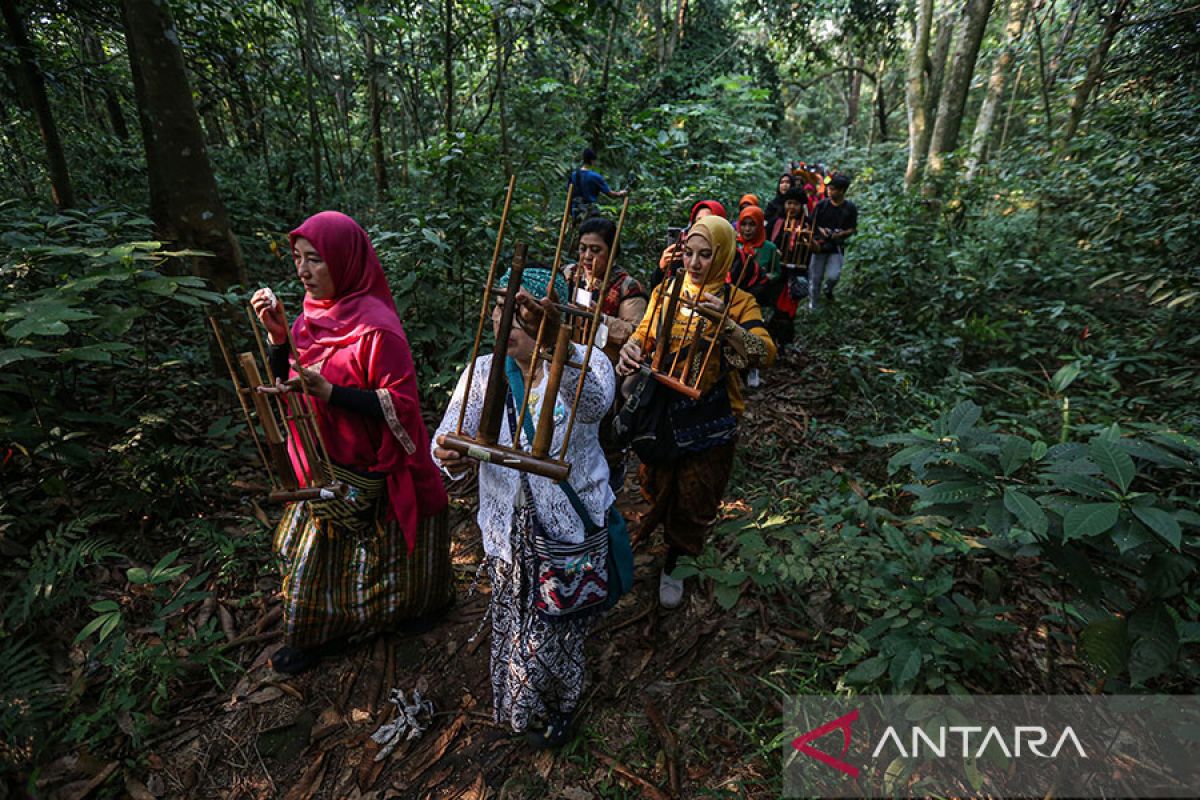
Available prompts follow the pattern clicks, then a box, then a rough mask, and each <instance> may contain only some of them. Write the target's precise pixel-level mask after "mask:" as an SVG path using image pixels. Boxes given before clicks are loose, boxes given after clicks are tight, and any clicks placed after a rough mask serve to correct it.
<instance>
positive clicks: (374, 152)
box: [363, 27, 388, 202]
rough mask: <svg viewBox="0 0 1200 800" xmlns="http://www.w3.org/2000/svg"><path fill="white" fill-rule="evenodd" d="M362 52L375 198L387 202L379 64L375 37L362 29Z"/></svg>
mask: <svg viewBox="0 0 1200 800" xmlns="http://www.w3.org/2000/svg"><path fill="white" fill-rule="evenodd" d="M363 52H364V54H365V55H366V57H367V106H368V113H369V114H370V124H371V158H372V161H373V162H374V165H375V196H376V197H378V198H379V200H380V202H383V201H384V200H387V196H388V174H387V159H386V158H384V154H383V91H382V89H381V87H380V85H379V84H380V77H379V62H378V61H376V58H375V36H374V34H372V33H371V31H370V30H369V29H367V28H365V27H364V29H363Z"/></svg>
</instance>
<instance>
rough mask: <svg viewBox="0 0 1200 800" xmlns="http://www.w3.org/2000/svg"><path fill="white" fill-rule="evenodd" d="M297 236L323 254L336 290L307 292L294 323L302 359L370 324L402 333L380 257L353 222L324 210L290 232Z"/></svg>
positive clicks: (316, 357) (353, 337)
mask: <svg viewBox="0 0 1200 800" xmlns="http://www.w3.org/2000/svg"><path fill="white" fill-rule="evenodd" d="M301 238H303V239H307V240H308V241H310V242H311V243H312V245H313V247H315V248H317V252H318V253H320V254H321V259H322V260H323V261H324V262H325V264H326V265H327V266H328V267H329V274H330V275H331V276H332V277H333V291H334V295H333V297H332V298H330V299H328V300H314V299H312V298H311V297H308V296H307V295H306V296H305V298H304V313H303V314H301V315H299V316H298V317H296V321H295V323H293V324H292V337H293V339H295V342H296V349H297V350H299V351H300V358H301V360H302V361H303V362H304V363H305V364H306V365H309V364H312V363H314V362H316V361H320V360H321V359H323V358H324V357H325V356H326V355H328V353H329V351H330V350H331V349H332V348H335V347H344V346H346V345H348V344H352V343H354V342H356V341H357V340H358V339H359V338H361V337H362V336H363V335H364V334H366V333H368V332H370V331H372V330H384V331H391V332H392V333H397V334H399V335H401V336H403V335H404V328H403V327H401V325H400V317H399V316H397V315H396V301H395V300H393V299H392V290H391V288H390V287H389V286H388V282H387V278H386V277H384V274H383V267H382V266H381V265H380V263H379V257H378V256H376V255H375V248H374V247H372V246H371V240H370V239H369V238H368V237H367V232H366V231H364V230H363V229H362V227H361V226H360V225H359V224H358V223H357V222H355V221H354V220H353V219H351V218H350V217H348V216H346V215H345V214H343V213H341V212H340V211H322V212H321V213H320V214H314V215H313V216H311V217H309V218H308V219H306V220H304V222H303V223H302V224H301V225H300V227H298V228H296V229H295V230H294V231H292V232H291V233H289V234H288V241H290V242H291V244H292V246H293V247H295V245H296V240H297V239H301Z"/></svg>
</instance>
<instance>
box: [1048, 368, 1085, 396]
mask: <svg viewBox="0 0 1200 800" xmlns="http://www.w3.org/2000/svg"><path fill="white" fill-rule="evenodd" d="M1082 369H1083V367H1082V365H1080V363H1079V362H1078V361H1072V362H1071V363H1070V364H1065V365H1063V366H1062V367H1060V368H1059V370H1058V372H1055V373H1054V377H1053V378H1051V379H1050V388H1052V389H1053V390H1054V391H1056V392H1058V393H1059V394H1062V393H1063V392H1064V391H1066V389H1067V387H1068V386H1070V385H1071V384H1072V383H1074V382H1075V379H1076V378H1078V377H1079V372H1080V370H1082Z"/></svg>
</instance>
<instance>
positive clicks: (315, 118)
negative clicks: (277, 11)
mask: <svg viewBox="0 0 1200 800" xmlns="http://www.w3.org/2000/svg"><path fill="white" fill-rule="evenodd" d="M311 10H312V5H311V3H308V2H306V3H305V4H304V13H303V15H302V13H301V10H300V9H299V8H298V7H296V6H293V7H292V14H293V19H294V20H295V22H296V36H297V37H298V38H299V40H300V66H301V67H302V68H303V69H304V89H305V91H304V99H305V103H306V105H307V106H308V148H309V158H310V159H311V161H312V171H313V204H314V205H317V206H320V205H323V204H324V201H325V200H324V198H325V183H324V180H323V178H322V170H321V138H322V137H321V118H320V116H319V115H318V113H317V92H316V89H315V88H314V86H313V69H314V67H313V62H312V57H311V56H310V53H311V52H312V50H313V48H314V45H313V41H312V24H311V19H312V18H311V16H310V14H309V12H310V11H311Z"/></svg>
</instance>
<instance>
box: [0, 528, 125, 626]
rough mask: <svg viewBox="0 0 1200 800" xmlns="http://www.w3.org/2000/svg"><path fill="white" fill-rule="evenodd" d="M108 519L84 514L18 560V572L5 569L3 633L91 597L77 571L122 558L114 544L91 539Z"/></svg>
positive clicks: (101, 539) (0, 616)
mask: <svg viewBox="0 0 1200 800" xmlns="http://www.w3.org/2000/svg"><path fill="white" fill-rule="evenodd" d="M109 518H110V515H107V514H86V515H84V516H81V517H77V518H76V519H74V520H71V521H70V522H67V523H65V524H62V525H59V526H58V527H57V528H55V529H54V531H52V532H51V533H50V534H48V535H47V536H46V537H45V538H44V539H42V540H41V541H39V542H38V543H37V544H35V545H34V546H33V549H32V550H30V552H29V555H28V556H25V557H23V558H18V559H16V564H17V567H18V568H17V569H9V570H5V572H4V578H5V581H4V582H5V583H6V584H7V585H8V586H9V587H10V588H9V589H8V591H6V592H4V594H3V595H0V596H2V597H3V601H4V602H3V603H2V605H3V607H4V610H3V612H2V615H0V621H2V622H3V629H4V630H9V631H15V630H20V629H21V628H22V627H24V626H25V625H27V624H29V623H30V622H33V621H36V620H39V619H46V618H48V617H50V616H52V615H54V614H55V613H56V612H57V611H58V610H59V609H61V608H63V607H64V606H66V605H68V604H69V603H71V602H73V601H76V600H79V599H81V598H84V597H87V596H88V594H89V589H88V587H87V585H86V583H85V582H83V581H77V580H76V576H77V574H78V572H79V570H80V569H82V568H83V567H87V566H91V565H93V564H98V563H100V562H102V561H104V560H105V559H108V558H114V557H116V556H119V555H121V554H120V553H119V552H118V551H117V550H116V549H115V547H114V546H113V542H112V540H111V539H109V538H107V537H105V536H89V535H88V534H89V533H90V532H91V529H92V528H94V527H95V526H96V525H97V524H98V523H100V522H103V521H104V520H107V519H109Z"/></svg>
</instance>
